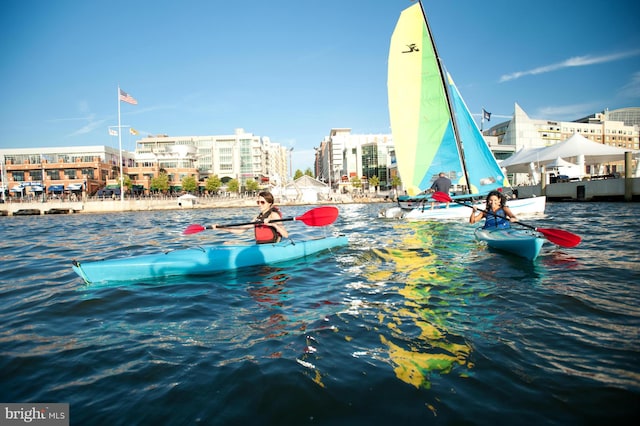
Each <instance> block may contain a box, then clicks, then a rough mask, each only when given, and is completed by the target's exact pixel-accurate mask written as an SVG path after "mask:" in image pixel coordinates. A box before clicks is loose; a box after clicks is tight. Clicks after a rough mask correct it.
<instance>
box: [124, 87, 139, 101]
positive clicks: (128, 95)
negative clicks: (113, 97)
mask: <svg viewBox="0 0 640 426" xmlns="http://www.w3.org/2000/svg"><path fill="white" fill-rule="evenodd" d="M120 100H121V101H122V102H126V103H128V104H131V105H138V101H136V100H135V99H134V98H133V96H131V95H130V94H128V93H127V92H125V91H124V90H122V89H120Z"/></svg>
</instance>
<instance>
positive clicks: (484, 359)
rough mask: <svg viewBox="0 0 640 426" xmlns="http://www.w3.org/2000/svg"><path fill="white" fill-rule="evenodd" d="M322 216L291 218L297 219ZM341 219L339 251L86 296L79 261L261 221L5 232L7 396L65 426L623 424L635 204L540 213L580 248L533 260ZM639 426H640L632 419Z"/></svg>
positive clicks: (463, 232)
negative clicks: (217, 226)
mask: <svg viewBox="0 0 640 426" xmlns="http://www.w3.org/2000/svg"><path fill="white" fill-rule="evenodd" d="M312 207H313V206H300V207H284V208H283V210H284V213H285V215H287V216H296V215H300V214H302V213H303V212H304V211H307V210H308V209H310V208H312ZM381 207H383V205H376V204H362V205H358V204H354V205H340V206H339V208H340V217H339V219H338V220H337V221H336V223H335V224H334V225H332V226H329V227H324V228H314V227H306V226H304V225H303V224H302V223H300V222H290V223H288V224H287V227H288V229H289V231H290V233H291V234H292V237H293V238H297V239H303V238H305V237H307V236H315V235H323V234H325V233H328V234H330V233H332V232H342V233H345V234H346V235H347V236H348V237H349V240H350V245H349V247H346V248H343V249H339V250H335V251H331V252H327V253H324V254H322V255H319V256H316V257H313V258H309V259H304V260H299V261H295V262H289V263H285V264H280V265H274V266H267V267H260V268H252V269H250V270H242V271H236V272H233V273H225V274H217V275H212V276H203V277H181V278H164V279H158V280H150V281H148V282H138V283H126V284H124V285H119V286H86V285H84V284H83V283H82V281H81V280H80V279H79V278H78V277H77V276H76V275H75V274H74V273H73V271H72V270H71V267H70V266H71V260H72V259H81V260H94V259H103V258H119V257H127V256H132V255H137V254H144V253H156V252H162V251H167V250H173V249H177V248H181V247H185V246H194V245H203V244H211V243H217V242H222V241H223V240H224V239H235V240H242V241H245V240H247V239H248V238H249V235H247V236H241V237H238V236H232V235H230V234H223V233H216V232H213V231H207V232H203V233H201V234H197V235H192V236H188V237H185V236H182V235H181V231H182V230H183V229H184V228H185V227H186V226H187V225H189V224H191V223H213V222H219V223H222V222H233V221H238V220H239V221H245V220H247V219H248V218H250V217H251V216H252V214H254V211H253V210H252V209H218V210H176V211H170V212H166V211H163V212H138V213H121V214H107V215H97V214H96V215H94V214H86V215H85V214H75V215H51V216H39V217H24V216H23V217H5V218H0V219H1V220H0V222H1V224H0V226H2V242H1V243H0V265H1V266H0V276H1V277H2V281H1V283H0V324H1V325H0V368H1V371H2V374H1V376H0V377H1V379H0V400H2V401H4V402H67V403H69V404H70V407H71V423H72V424H110V425H132V424H185V425H187V424H194V423H201V424H253V425H256V424H258V425H260V424H291V425H299V424H331V425H335V424H344V425H358V424H362V425H365V424H366V425H370V424H381V425H386V424H403V425H409V424H558V425H566V424H602V423H605V422H606V423H607V424H609V423H610V424H625V423H628V424H631V422H632V421H633V420H634V418H635V419H637V418H638V414H640V413H639V410H638V402H639V401H640V363H639V362H638V360H639V359H640V357H639V354H640V339H639V337H640V336H639V331H640V300H639V299H640V296H639V294H640V293H639V291H638V287H639V284H638V283H640V266H638V265H639V264H638V261H639V260H640V256H639V250H638V241H639V239H640V225H639V222H638V217H639V214H640V205H639V204H636V203H549V204H548V207H547V215H546V216H545V217H542V218H535V219H530V220H528V221H525V222H526V223H530V224H531V223H533V224H535V225H537V226H540V227H548V228H561V229H565V230H568V231H571V232H575V233H578V234H580V235H581V236H582V237H583V242H582V243H581V244H580V245H579V246H578V247H576V248H574V249H564V248H558V247H554V246H551V245H546V246H545V250H544V252H543V254H542V256H541V257H540V258H539V259H538V260H536V261H535V262H533V263H528V262H525V261H523V260H520V259H518V258H515V257H511V256H507V255H503V254H500V253H497V252H492V251H488V250H487V249H486V247H483V246H482V245H481V244H479V243H477V242H476V241H475V240H474V239H473V229H474V227H473V226H472V225H468V224H466V223H458V222H451V223H443V222H422V223H418V222H416V223H407V222H403V221H393V220H381V219H376V213H377V210H378V209H380V208H381ZM633 423H634V424H635V421H633Z"/></svg>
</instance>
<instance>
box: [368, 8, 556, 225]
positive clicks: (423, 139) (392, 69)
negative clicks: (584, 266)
mask: <svg viewBox="0 0 640 426" xmlns="http://www.w3.org/2000/svg"><path fill="white" fill-rule="evenodd" d="M387 78H388V80H387V86H388V97H389V115H390V119H391V130H392V133H393V140H394V145H395V150H396V161H397V164H398V172H399V174H400V178H401V180H402V184H403V187H404V189H405V191H406V193H407V195H406V196H405V197H402V196H401V197H399V198H400V201H401V202H403V200H402V198H404V199H405V201H406V200H408V201H409V202H413V204H412V205H411V204H406V205H402V204H400V205H399V206H398V207H393V208H390V209H386V210H383V211H382V212H381V213H380V216H381V217H403V218H407V219H414V220H416V219H417V220H422V219H440V218H441V219H454V218H462V217H465V218H466V217H468V216H469V211H468V210H467V209H464V208H462V207H460V205H458V204H456V205H453V204H451V205H449V204H448V203H437V202H435V201H434V200H432V199H431V198H430V196H429V195H428V194H427V191H428V189H429V188H430V187H431V185H432V183H433V181H434V180H435V179H436V178H437V177H438V174H439V173H441V172H444V173H445V175H446V176H447V177H448V178H449V179H451V182H452V185H453V188H454V189H455V191H456V194H454V195H453V196H452V198H454V199H456V198H464V199H469V198H470V197H476V198H478V197H482V196H484V195H485V194H487V193H489V192H490V191H493V190H502V189H503V188H505V187H509V183H508V180H507V177H506V175H505V174H504V172H503V171H502V170H501V169H500V166H499V165H498V163H497V161H496V159H495V157H494V156H493V153H492V152H491V150H490V149H489V147H488V146H487V143H486V142H485V140H484V138H483V136H482V133H481V132H480V130H479V129H478V127H477V125H476V123H475V121H474V119H473V117H472V115H471V113H470V112H469V109H468V108H467V106H466V104H465V102H464V100H463V99H462V96H461V95H460V92H459V91H458V88H457V87H456V85H455V83H454V81H453V78H452V77H451V75H450V74H449V73H448V72H446V70H445V69H444V66H443V65H442V63H441V61H440V57H439V55H438V52H437V50H436V46H435V42H434V40H433V36H432V34H431V30H430V28H429V25H428V21H427V18H426V14H425V13H424V9H423V6H422V2H420V1H418V2H417V3H415V4H414V5H412V6H410V7H408V8H407V9H405V10H404V11H402V13H401V14H400V18H399V19H398V22H397V24H396V27H395V30H394V32H393V35H392V36H391V43H390V48H389V65H388V77H387ZM545 203H546V199H545V197H534V198H530V199H513V200H510V201H509V207H510V208H511V210H512V211H513V212H514V213H515V214H516V215H518V214H529V213H543V212H544V208H545ZM416 204H417V206H416ZM403 207H404V208H403Z"/></svg>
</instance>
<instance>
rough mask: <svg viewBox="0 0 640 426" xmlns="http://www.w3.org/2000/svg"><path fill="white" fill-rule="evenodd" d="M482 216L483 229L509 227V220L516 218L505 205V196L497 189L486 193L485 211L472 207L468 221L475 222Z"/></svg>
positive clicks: (514, 220)
mask: <svg viewBox="0 0 640 426" xmlns="http://www.w3.org/2000/svg"><path fill="white" fill-rule="evenodd" d="M482 218H484V226H483V227H482V228H483V229H507V228H510V227H511V222H516V221H517V220H518V218H517V217H516V215H515V214H513V212H512V211H511V209H510V208H509V207H507V197H506V196H505V195H504V194H503V193H501V192H499V191H491V192H490V193H489V195H487V208H486V211H484V212H478V209H477V207H475V206H474V207H473V212H472V213H471V217H470V218H469V223H476V222H478V221H479V220H481V219H482Z"/></svg>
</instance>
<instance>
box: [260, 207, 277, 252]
mask: <svg viewBox="0 0 640 426" xmlns="http://www.w3.org/2000/svg"><path fill="white" fill-rule="evenodd" d="M272 212H276V213H278V215H280V217H282V214H280V210H278V208H277V207H272V208H270V209H269V210H267V211H266V212H264V213H260V214H259V215H258V217H257V218H256V220H264V219H266V218H268V217H269V216H270V215H271V213H272ZM254 231H255V236H256V243H257V244H269V243H277V242H278V241H280V238H281V235H280V233H278V231H277V230H276V228H274V227H273V226H269V225H264V224H256V225H255V226H254Z"/></svg>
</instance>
